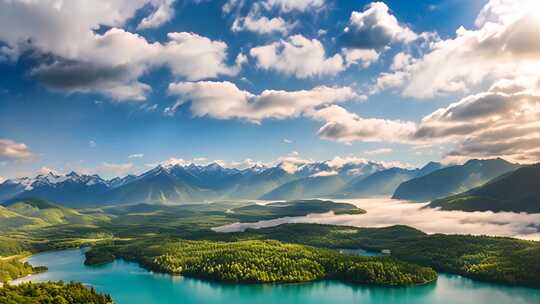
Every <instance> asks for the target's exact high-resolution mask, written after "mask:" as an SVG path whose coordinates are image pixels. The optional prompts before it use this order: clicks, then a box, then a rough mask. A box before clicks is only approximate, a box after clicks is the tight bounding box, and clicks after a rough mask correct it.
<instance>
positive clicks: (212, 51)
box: [0, 0, 245, 101]
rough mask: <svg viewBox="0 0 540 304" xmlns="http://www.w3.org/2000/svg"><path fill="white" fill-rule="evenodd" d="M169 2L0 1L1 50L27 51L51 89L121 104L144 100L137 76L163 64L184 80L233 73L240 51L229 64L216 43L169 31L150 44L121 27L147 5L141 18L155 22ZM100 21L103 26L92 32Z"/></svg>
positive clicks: (146, 89)
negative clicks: (150, 8) (150, 11)
mask: <svg viewBox="0 0 540 304" xmlns="http://www.w3.org/2000/svg"><path fill="white" fill-rule="evenodd" d="M87 2H88V3H87ZM169 4H170V5H172V1H169V0H129V1H128V0H118V1H114V2H99V3H94V2H93V1H92V3H91V4H90V3H89V1H54V0H44V1H1V2H0V41H2V42H3V43H5V44H6V45H5V46H4V47H3V48H2V52H3V53H5V54H8V55H9V57H10V58H11V59H12V60H16V59H17V58H18V56H19V55H22V54H24V53H25V52H26V51H27V50H31V51H33V54H34V56H33V58H34V60H36V61H37V62H38V63H37V64H36V65H35V66H34V67H32V68H31V72H30V75H32V76H34V77H35V78H37V79H38V80H40V81H41V82H42V83H44V84H45V85H46V86H47V87H49V88H51V89H53V90H57V91H62V92H67V93H73V92H81V93H91V92H97V93H101V94H103V95H106V96H109V97H111V98H112V99H114V100H120V101H122V100H139V101H140V100H145V99H146V95H147V94H148V93H149V92H150V91H151V87H150V86H149V85H148V84H145V83H142V82H140V81H139V78H140V77H141V76H142V75H143V74H145V73H146V72H148V71H150V70H151V69H155V68H158V67H161V66H165V67H169V68H170V70H171V71H172V73H173V74H174V75H175V76H178V77H183V78H186V79H189V80H199V79H203V78H214V77H217V76H220V75H229V76H231V75H236V74H237V73H238V72H239V71H240V65H241V64H242V63H244V62H245V56H243V55H242V56H239V57H238V58H237V59H238V60H237V64H235V65H233V66H229V65H227V63H226V61H227V57H228V55H227V45H226V44H225V43H224V42H222V41H213V40H210V39H208V38H206V37H203V36H200V35H197V34H194V33H169V34H168V35H167V37H168V41H167V42H166V43H160V42H149V41H147V40H146V38H144V37H143V36H141V35H139V34H135V33H131V32H128V31H126V30H124V29H122V28H121V27H123V26H125V23H126V22H127V20H129V19H131V18H133V17H134V16H135V15H136V13H137V12H138V11H139V10H140V9H141V8H144V7H145V6H146V5H151V6H154V7H156V8H157V11H156V12H154V14H152V15H151V16H150V17H149V18H150V19H143V23H144V20H146V21H147V22H146V23H144V24H147V25H149V23H148V22H150V23H153V24H157V23H156V22H157V21H156V20H158V19H159V18H158V17H157V15H156V14H158V13H157V12H158V11H161V10H162V9H161V8H162V7H168V5H169ZM159 14H161V13H159ZM159 14H158V15H159ZM156 18H158V19H156ZM160 18H161V17H160ZM21 20H25V21H24V22H21ZM161 20H163V19H161ZM143 23H141V24H143ZM158 23H159V22H158ZM102 26H106V27H107V28H109V29H108V30H106V31H105V32H103V33H99V32H96V30H97V29H99V28H101V27H102ZM51 55H52V56H51ZM51 58H54V59H51Z"/></svg>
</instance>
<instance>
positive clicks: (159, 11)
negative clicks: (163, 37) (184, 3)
mask: <svg viewBox="0 0 540 304" xmlns="http://www.w3.org/2000/svg"><path fill="white" fill-rule="evenodd" d="M175 1H176V0H153V1H151V5H152V7H153V8H154V12H152V14H151V15H149V16H146V17H144V18H143V20H141V22H140V23H139V25H138V26H137V29H149V28H157V27H160V26H161V25H163V24H164V23H166V22H168V21H170V20H171V19H172V18H173V17H174V7H173V6H174V2H175Z"/></svg>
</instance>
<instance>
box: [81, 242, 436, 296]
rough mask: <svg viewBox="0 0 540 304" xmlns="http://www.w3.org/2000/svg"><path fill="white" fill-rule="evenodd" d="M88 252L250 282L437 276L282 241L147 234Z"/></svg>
mask: <svg viewBox="0 0 540 304" xmlns="http://www.w3.org/2000/svg"><path fill="white" fill-rule="evenodd" d="M86 258H87V260H86V262H85V263H86V264H96V263H97V264H101V263H104V262H107V261H110V260H112V259H114V258H124V259H127V260H132V261H137V262H139V263H141V264H142V265H143V266H145V267H147V268H149V269H151V270H154V271H159V272H166V273H173V274H181V275H186V276H192V277H200V278H205V279H212V280H219V281H228V282H245V283H275V282H289V283H290V282H307V281H314V280H320V279H340V280H344V281H347V282H351V283H361V284H377V285H385V286H402V285H413V284H424V283H428V282H431V281H433V280H435V279H436V278H437V274H436V272H435V271H433V270H432V269H430V268H426V267H420V266H417V265H413V264H409V263H405V262H400V261H398V260H395V259H392V258H388V257H371V258H368V257H357V256H349V255H343V254H340V253H338V252H336V251H333V250H326V249H320V248H315V247H310V246H303V245H295V244H285V243H281V242H278V241H239V242H214V241H185V240H179V241H163V240H161V239H158V240H145V241H138V242H125V243H123V244H116V245H108V246H97V247H94V248H93V249H92V250H90V251H88V252H87V253H86Z"/></svg>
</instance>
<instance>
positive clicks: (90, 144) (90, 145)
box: [88, 140, 97, 148]
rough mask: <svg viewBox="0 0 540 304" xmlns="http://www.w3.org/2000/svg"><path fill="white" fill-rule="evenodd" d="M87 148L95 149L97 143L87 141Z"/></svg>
mask: <svg viewBox="0 0 540 304" xmlns="http://www.w3.org/2000/svg"><path fill="white" fill-rule="evenodd" d="M88 146H89V147H90V148H95V147H97V143H96V142H95V141H94V140H90V141H88Z"/></svg>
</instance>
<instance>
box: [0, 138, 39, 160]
mask: <svg viewBox="0 0 540 304" xmlns="http://www.w3.org/2000/svg"><path fill="white" fill-rule="evenodd" d="M32 156H33V154H32V152H31V151H30V149H29V148H28V146H27V145H26V144H24V143H18V142H15V141H13V140H11V139H6V138H0V158H14V159H29V158H31V157H32Z"/></svg>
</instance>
